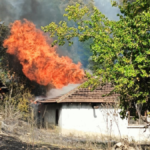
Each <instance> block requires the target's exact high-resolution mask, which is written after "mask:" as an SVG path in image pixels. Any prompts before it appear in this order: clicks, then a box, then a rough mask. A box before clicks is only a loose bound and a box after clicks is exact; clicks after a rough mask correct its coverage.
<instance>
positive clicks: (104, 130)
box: [59, 104, 150, 140]
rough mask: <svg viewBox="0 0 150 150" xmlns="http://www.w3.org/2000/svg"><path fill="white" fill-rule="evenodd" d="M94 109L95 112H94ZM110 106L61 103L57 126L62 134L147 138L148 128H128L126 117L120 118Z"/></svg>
mask: <svg viewBox="0 0 150 150" xmlns="http://www.w3.org/2000/svg"><path fill="white" fill-rule="evenodd" d="M94 111H95V112H94ZM118 111H119V110H117V111H116V112H118ZM114 112H115V110H114V109H111V108H109V109H108V108H98V109H93V108H92V107H91V106H90V105H88V104H81V105H80V104H63V105H62V108H61V112H60V117H59V126H60V127H61V128H62V133H63V134H71V133H72V134H77V135H79V134H81V133H82V134H84V133H85V134H87V133H88V134H92V135H94V134H95V135H96V134H99V135H108V136H110V135H111V136H115V137H117V138H120V136H121V138H123V137H127V138H128V139H131V138H132V139H134V140H149V138H148V137H149V136H150V134H149V130H146V132H143V131H144V129H143V128H142V129H141V128H128V121H127V119H124V120H122V119H121V118H120V116H119V115H117V114H118V113H116V114H115V115H114Z"/></svg>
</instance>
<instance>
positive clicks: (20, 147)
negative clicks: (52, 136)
mask: <svg viewBox="0 0 150 150" xmlns="http://www.w3.org/2000/svg"><path fill="white" fill-rule="evenodd" d="M70 149H73V148H61V147H57V146H52V145H50V144H36V145H35V144H28V143H25V142H22V141H21V140H20V139H18V138H16V137H12V136H6V135H4V134H0V150H70Z"/></svg>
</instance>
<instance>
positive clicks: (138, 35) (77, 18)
mask: <svg viewBox="0 0 150 150" xmlns="http://www.w3.org/2000/svg"><path fill="white" fill-rule="evenodd" d="M113 5H116V3H115V2H113ZM118 7H119V8H120V11H121V13H122V15H119V16H120V20H119V21H117V22H116V21H109V20H108V19H107V18H106V17H105V15H103V14H102V13H101V12H100V11H99V10H98V9H97V8H96V7H94V12H91V11H89V9H88V7H87V6H82V5H80V4H76V5H72V6H68V7H67V8H66V11H67V13H66V14H64V16H66V17H67V18H68V20H71V21H74V22H75V23H77V25H78V26H77V27H72V26H71V27H70V26H68V24H67V22H65V21H61V22H60V23H59V24H58V25H57V24H56V23H54V22H52V23H50V24H49V25H47V26H45V27H42V30H43V31H45V32H49V33H50V37H58V38H57V40H55V41H54V42H53V44H52V46H53V45H55V44H58V45H64V44H65V42H66V41H68V43H69V44H70V45H71V44H73V42H72V39H73V38H74V37H78V39H79V41H81V42H84V41H87V40H89V39H92V44H91V53H92V60H93V62H94V66H93V70H94V76H96V78H92V77H91V76H90V75H89V74H87V77H88V78H89V80H88V81H87V82H86V83H85V86H92V87H93V89H94V88H95V87H96V86H98V85H99V84H102V85H104V84H106V83H108V82H110V83H111V84H112V86H114V90H113V91H111V93H110V94H112V93H114V92H115V93H118V94H120V108H121V112H120V114H121V116H122V118H124V117H125V116H126V112H127V111H128V110H129V109H132V111H133V112H135V111H136V109H135V108H134V107H133V108H132V106H133V104H137V103H142V104H143V109H144V110H150V105H149V96H150V90H149V87H150V69H149V66H150V40H149V39H150V1H147V0H136V1H135V2H129V1H127V0H123V3H122V4H121V6H118ZM100 78H102V81H101V82H100V80H99V79H100Z"/></svg>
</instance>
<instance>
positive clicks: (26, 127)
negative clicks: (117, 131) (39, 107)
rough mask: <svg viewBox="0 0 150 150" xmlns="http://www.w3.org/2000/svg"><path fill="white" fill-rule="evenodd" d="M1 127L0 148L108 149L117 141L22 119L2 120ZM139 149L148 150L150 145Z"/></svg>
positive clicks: (38, 149) (28, 149) (21, 149)
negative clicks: (68, 132)
mask: <svg viewBox="0 0 150 150" xmlns="http://www.w3.org/2000/svg"><path fill="white" fill-rule="evenodd" d="M1 128H2V131H1V134H0V150H108V146H109V148H110V147H112V146H114V145H115V144H116V143H117V142H115V141H111V142H110V141H109V143H108V142H104V141H96V140H94V139H93V141H91V139H84V138H83V137H74V136H73V135H70V136H63V135H61V134H60V133H61V132H59V131H60V130H59V129H58V128H55V129H48V130H46V129H39V128H37V127H34V126H31V125H30V124H28V123H26V122H24V121H14V120H13V121H11V120H9V121H8V122H2V124H1ZM140 147H141V145H140ZM140 150H150V145H149V144H148V145H143V146H142V147H141V149H140Z"/></svg>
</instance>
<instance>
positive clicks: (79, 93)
mask: <svg viewBox="0 0 150 150" xmlns="http://www.w3.org/2000/svg"><path fill="white" fill-rule="evenodd" d="M112 90H113V87H111V85H110V84H107V85H105V86H103V87H101V86H99V87H97V88H96V89H95V90H93V91H91V90H90V89H88V88H78V87H77V88H75V89H73V90H71V91H70V92H68V93H67V94H64V95H63V96H60V97H57V98H52V99H47V100H45V101H43V103H48V102H49V103H51V102H57V103H65V102H82V103H84V102H85V103H86V102H90V103H95V102H96V103H98V102H114V101H116V100H117V99H118V97H119V94H113V95H110V96H106V97H104V96H103V95H104V94H108V93H109V92H110V91H112Z"/></svg>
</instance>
